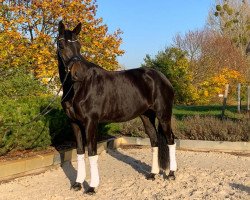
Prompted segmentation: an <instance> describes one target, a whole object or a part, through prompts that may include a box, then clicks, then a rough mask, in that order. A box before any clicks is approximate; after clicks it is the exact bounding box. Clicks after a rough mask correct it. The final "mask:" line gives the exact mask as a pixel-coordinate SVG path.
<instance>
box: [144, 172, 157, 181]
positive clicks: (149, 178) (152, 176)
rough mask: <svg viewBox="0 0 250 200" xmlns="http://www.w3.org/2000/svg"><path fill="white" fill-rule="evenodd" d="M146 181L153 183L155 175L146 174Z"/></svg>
mask: <svg viewBox="0 0 250 200" xmlns="http://www.w3.org/2000/svg"><path fill="white" fill-rule="evenodd" d="M146 179H147V180H151V181H154V180H155V174H153V173H150V174H148V175H147V176H146Z"/></svg>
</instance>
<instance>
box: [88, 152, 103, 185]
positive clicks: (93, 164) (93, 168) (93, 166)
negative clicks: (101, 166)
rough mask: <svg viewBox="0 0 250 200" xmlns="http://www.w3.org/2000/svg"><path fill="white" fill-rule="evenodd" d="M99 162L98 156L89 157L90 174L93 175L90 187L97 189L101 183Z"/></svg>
mask: <svg viewBox="0 0 250 200" xmlns="http://www.w3.org/2000/svg"><path fill="white" fill-rule="evenodd" d="M97 160H98V155H96V156H90V157H89V164H90V174H91V181H90V187H97V186H98V185H99V182H100V180H99V172H98V164H97Z"/></svg>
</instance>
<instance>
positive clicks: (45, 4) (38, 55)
mask: <svg viewBox="0 0 250 200" xmlns="http://www.w3.org/2000/svg"><path fill="white" fill-rule="evenodd" d="M96 10H97V4H96V1H95V0H84V1H82V0H74V1H73V0H64V1H61V0H43V1H42V0H37V1H32V0H25V1H24V0H2V1H0V33H6V32H9V33H19V34H20V38H21V39H22V40H24V41H25V42H24V43H19V42H18V39H17V38H12V40H11V41H12V42H13V48H14V49H16V51H17V52H19V51H20V49H24V50H25V51H24V53H23V54H21V55H20V59H21V60H25V58H29V62H28V66H29V67H30V70H32V71H33V72H34V74H35V75H36V77H38V78H43V77H50V76H53V75H54V74H56V72H57V67H56V66H57V60H56V51H55V41H56V37H57V27H58V22H59V21H60V20H62V19H63V20H64V22H65V24H67V25H68V28H72V27H74V26H75V25H76V24H77V23H78V22H82V24H83V27H82V32H81V35H80V38H79V40H80V43H81V44H82V49H81V51H82V53H83V55H84V56H85V57H86V58H87V59H88V60H90V61H92V62H95V63H97V64H99V65H101V66H102V67H104V68H106V69H109V70H114V69H117V68H118V62H117V60H116V57H117V56H119V55H122V54H123V51H122V50H120V49H119V48H120V44H121V42H122V40H121V38H120V34H121V31H120V30H117V31H115V32H114V33H113V34H109V33H108V27H107V25H105V24H103V20H102V18H96ZM9 42H10V41H9ZM9 48H12V47H10V46H9ZM1 60H5V58H4V56H3V55H2V53H0V61H1ZM0 64H1V63H0ZM9 67H13V66H12V65H10V66H9Z"/></svg>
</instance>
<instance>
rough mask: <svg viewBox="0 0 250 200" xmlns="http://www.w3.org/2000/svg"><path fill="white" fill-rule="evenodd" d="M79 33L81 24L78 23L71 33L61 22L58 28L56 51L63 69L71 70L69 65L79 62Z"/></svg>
mask: <svg viewBox="0 0 250 200" xmlns="http://www.w3.org/2000/svg"><path fill="white" fill-rule="evenodd" d="M80 31H81V23H79V24H78V25H77V26H76V27H75V28H74V29H73V30H72V31H71V30H66V29H65V26H64V24H63V22H62V21H60V22H59V26H58V32H59V35H58V38H57V51H58V55H59V57H60V58H61V60H62V62H63V64H64V67H65V69H66V70H67V71H68V70H70V69H71V66H72V65H71V64H73V63H74V62H75V61H80V60H81V53H80V49H81V45H80V43H79V41H78V39H77V36H78V35H79V33H80Z"/></svg>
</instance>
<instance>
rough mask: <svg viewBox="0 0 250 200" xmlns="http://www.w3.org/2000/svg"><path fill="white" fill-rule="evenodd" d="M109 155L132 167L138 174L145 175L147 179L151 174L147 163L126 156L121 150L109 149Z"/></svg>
mask: <svg viewBox="0 0 250 200" xmlns="http://www.w3.org/2000/svg"><path fill="white" fill-rule="evenodd" d="M107 153H108V154H109V155H110V156H112V157H113V158H115V159H117V160H119V161H121V162H123V163H125V164H126V165H130V166H131V167H132V168H133V169H134V170H136V171H137V172H138V173H140V174H142V175H144V176H145V177H146V176H147V175H148V174H149V172H150V169H151V168H150V166H149V165H148V164H146V163H145V162H142V161H140V160H137V159H135V158H133V157H131V156H129V155H125V154H123V153H122V152H120V151H119V150H115V149H108V150H107Z"/></svg>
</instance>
